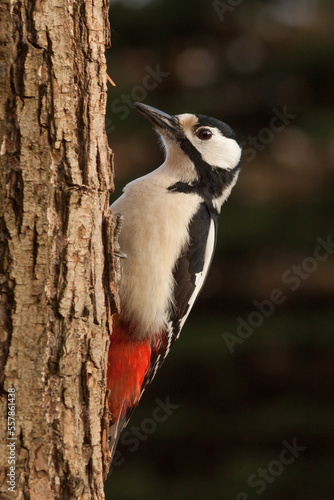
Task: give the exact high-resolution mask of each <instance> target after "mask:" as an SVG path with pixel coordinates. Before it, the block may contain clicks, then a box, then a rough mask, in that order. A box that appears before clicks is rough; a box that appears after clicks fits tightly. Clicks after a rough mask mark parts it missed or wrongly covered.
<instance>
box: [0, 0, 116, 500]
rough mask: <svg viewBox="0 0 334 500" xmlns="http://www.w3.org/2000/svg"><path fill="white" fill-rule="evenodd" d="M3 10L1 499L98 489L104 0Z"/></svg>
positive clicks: (105, 240) (105, 168)
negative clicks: (12, 480)
mask: <svg viewBox="0 0 334 500" xmlns="http://www.w3.org/2000/svg"><path fill="white" fill-rule="evenodd" d="M0 20H1V21H0V22H1V35H0V42H1V47H0V51H1V65H0V79H1V91H0V135H1V138H0V146H1V156H0V160H1V168H0V286H1V292H0V294H1V295H0V299H1V301H0V391H1V392H0V412H1V413H0V446H1V449H0V483H1V487H0V497H1V498H2V499H4V500H5V499H13V498H18V499H23V498H24V499H31V500H49V499H50V500H51V499H62V500H63V499H74V498H80V499H102V498H104V493H103V479H104V474H105V472H106V465H107V462H108V458H109V457H108V451H107V447H106V443H107V438H106V429H107V425H108V418H109V416H108V412H107V410H106V405H105V402H106V385H105V375H106V359H107V346H108V339H109V337H108V335H109V333H110V330H111V324H110V318H111V314H112V312H113V308H115V307H116V305H117V291H116V290H117V287H116V285H115V280H114V274H113V264H114V261H113V257H112V248H111V245H110V242H111V240H112V218H111V216H110V214H109V210H108V204H109V195H110V192H111V191H112V189H113V172H112V155H111V151H110V150H109V148H108V143H107V137H106V134H105V128H104V120H105V107H106V63H105V48H106V46H108V45H109V23H108V0H48V1H47V2H43V1H40V0H37V1H36V0H1V1H0ZM14 391H15V392H14ZM8 394H9V395H10V396H8ZM13 394H15V400H14V399H13ZM8 397H9V402H10V403H15V408H14V405H13V404H11V405H9V407H8V408H9V414H10V416H12V418H15V430H14V429H13V425H12V423H13V420H10V422H11V423H10V425H8V421H7V411H8V408H7V402H8ZM13 412H14V413H13ZM13 443H14V444H15V446H13ZM8 444H9V446H8ZM13 456H14V458H15V463H14V465H15V469H14V475H13V469H10V464H9V462H8V460H9V458H10V457H13ZM8 474H9V475H8ZM10 474H12V476H10ZM10 479H14V482H15V488H14V490H15V493H14V492H13V490H9V487H10V482H9V483H8V481H10Z"/></svg>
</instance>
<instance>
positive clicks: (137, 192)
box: [111, 167, 201, 338]
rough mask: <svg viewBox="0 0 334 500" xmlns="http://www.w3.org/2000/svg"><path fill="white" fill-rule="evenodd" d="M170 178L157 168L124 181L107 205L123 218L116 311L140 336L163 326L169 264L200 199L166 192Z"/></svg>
mask: <svg viewBox="0 0 334 500" xmlns="http://www.w3.org/2000/svg"><path fill="white" fill-rule="evenodd" d="M160 168H161V167H160ZM173 182H175V179H172V178H171V177H170V175H169V174H168V172H167V173H166V174H163V172H162V171H161V170H160V169H157V170H156V171H154V172H152V173H151V174H149V175H147V176H145V177H141V178H140V179H137V180H136V181H133V182H131V183H130V184H128V185H127V186H126V188H125V192H124V194H123V195H122V196H121V197H120V198H119V199H118V200H116V201H115V203H113V205H112V206H111V208H112V210H114V211H118V212H120V213H121V214H123V216H124V224H123V228H122V231H121V235H120V238H119V242H120V246H121V250H122V251H123V252H125V253H126V254H127V259H124V260H123V261H122V280H121V285H120V298H121V308H122V312H121V314H122V317H123V319H124V320H125V321H129V322H130V324H131V326H132V328H133V331H134V334H135V335H136V336H137V337H139V338H145V337H146V338H147V337H148V336H149V337H154V336H155V335H156V334H158V333H160V332H161V330H162V329H163V328H165V327H166V325H167V319H168V311H169V310H170V308H171V307H172V304H171V302H170V300H171V297H172V290H173V285H174V283H173V269H174V265H175V262H176V260H177V259H178V257H179V255H180V253H181V250H182V248H183V246H184V245H185V244H186V243H187V239H188V232H187V228H188V225H189V222H190V220H191V218H192V217H193V215H194V214H195V213H196V211H197V209H198V206H199V204H200V202H201V199H200V197H199V196H198V195H196V194H185V193H178V192H173V193H171V192H168V191H167V190H166V187H168V186H170V185H171V184H173Z"/></svg>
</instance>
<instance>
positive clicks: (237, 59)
mask: <svg viewBox="0 0 334 500" xmlns="http://www.w3.org/2000/svg"><path fill="white" fill-rule="evenodd" d="M110 21H111V27H112V42H113V45H112V48H111V49H110V50H109V51H108V53H107V58H108V73H109V75H110V76H111V78H112V79H113V80H114V81H115V82H116V85H117V86H116V87H112V86H110V85H109V92H108V94H109V98H108V99H109V101H108V115H107V121H106V128H107V132H108V135H109V143H110V146H111V147H112V149H113V151H114V154H115V172H116V193H115V197H117V196H118V195H119V194H120V192H121V189H122V188H123V186H124V185H125V184H126V183H127V182H128V181H129V180H131V179H133V178H135V177H138V176H140V175H144V174H145V173H148V172H149V171H151V170H152V169H154V168H156V167H157V166H159V165H160V164H161V163H162V158H163V155H162V152H161V150H160V148H159V145H158V141H157V137H156V134H155V133H154V132H153V131H152V128H151V126H150V124H149V123H148V122H146V121H145V120H144V118H143V117H142V116H141V115H139V113H137V112H136V111H135V110H134V108H133V102H134V101H142V102H145V103H146V104H149V105H152V106H155V107H157V108H159V109H161V110H163V111H165V112H168V113H172V114H174V113H175V114H177V113H183V112H192V113H202V114H206V115H209V116H213V117H215V118H218V119H221V120H223V121H225V122H227V123H228V124H229V125H231V126H232V127H233V128H234V129H235V130H236V132H237V134H238V137H239V139H240V142H241V144H242V145H243V150H244V154H243V164H242V171H241V174H240V177H239V182H238V184H237V186H236V187H235V188H234V191H233V193H232V195H231V197H230V199H229V200H228V202H227V203H226V205H225V206H224V207H223V211H222V215H221V219H220V232H219V241H218V247H217V252H216V256H215V259H214V262H213V265H212V269H211V272H210V275H209V278H208V280H207V282H206V285H205V289H204V290H203V292H202V295H201V298H200V299H199V300H198V302H197V303H196V306H195V307H194V309H193V311H192V314H191V315H190V317H189V319H188V321H187V323H186V325H185V327H184V329H183V332H182V335H181V337H180V340H179V341H178V342H176V344H175V345H174V347H173V349H172V351H171V353H170V354H169V357H168V359H167V361H166V363H165V364H164V366H163V368H162V369H161V371H160V372H159V374H158V375H157V377H156V379H155V380H154V382H153V384H152V385H151V386H150V387H149V389H147V390H146V392H145V394H144V396H143V398H142V400H141V403H140V405H139V407H138V408H137V409H136V411H135V413H134V415H133V417H132V419H131V421H130V423H129V426H128V428H127V429H126V431H125V433H124V434H125V435H124V437H123V443H120V445H119V454H118V457H117V460H116V463H115V464H114V467H113V473H112V475H111V478H110V479H109V480H108V481H107V483H106V498H107V499H108V500H114V499H117V500H132V499H135V500H144V499H147V498H153V499H154V498H159V500H167V499H168V500H170V499H173V500H181V499H182V500H199V499H203V498H208V499H210V500H218V499H219V500H221V499H224V500H225V499H227V500H230V499H231V500H249V499H255V498H258V497H259V496H261V498H263V499H270V500H281V499H284V500H290V499H291V500H292V499H293V500H295V499H303V500H332V499H333V498H334V474H333V471H334V451H333V449H334V448H333V446H334V401H333V393H334V391H333V379H334V331H333V330H334V327H333V323H334V312H333V298H334V255H333V254H334V249H333V242H334V228H333V216H334V197H333V186H334V116H333V104H334V91H333V87H334V85H333V76H334V65H333V61H334V30H333V24H334V4H333V2H331V1H330V0H328V1H321V0H318V1H315V0H267V1H263V2H262V1H256V0H254V1H253V0H247V1H242V0H223V1H208V2H203V1H200V0H191V1H190V0H184V1H182V2H181V1H177V0H112V1H111V3H110ZM319 238H320V239H319ZM148 272H149V270H148ZM275 290H276V291H275ZM284 450H287V451H284Z"/></svg>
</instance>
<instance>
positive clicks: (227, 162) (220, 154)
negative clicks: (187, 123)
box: [185, 127, 241, 170]
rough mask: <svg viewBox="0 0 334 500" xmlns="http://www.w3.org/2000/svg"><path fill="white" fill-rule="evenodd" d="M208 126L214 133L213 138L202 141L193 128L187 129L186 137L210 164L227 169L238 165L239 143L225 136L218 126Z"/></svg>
mask: <svg viewBox="0 0 334 500" xmlns="http://www.w3.org/2000/svg"><path fill="white" fill-rule="evenodd" d="M204 128H205V127H204ZM207 128H209V129H210V130H211V131H212V133H213V135H212V137H211V139H208V140H207V141H202V140H201V139H199V138H198V137H196V136H194V134H193V132H192V131H191V130H186V131H185V134H186V137H187V139H189V141H190V142H191V144H192V145H193V146H194V147H195V148H196V149H197V151H198V152H199V153H200V154H201V156H202V158H203V160H204V161H205V162H206V163H207V164H208V165H211V166H212V167H218V168H223V169H225V170H231V169H232V168H234V167H236V165H237V164H238V163H239V161H240V158H241V148H240V146H239V144H238V143H237V142H236V141H235V140H234V139H230V138H228V137H225V136H223V135H222V134H221V133H220V131H219V130H218V129H217V128H215V127H207Z"/></svg>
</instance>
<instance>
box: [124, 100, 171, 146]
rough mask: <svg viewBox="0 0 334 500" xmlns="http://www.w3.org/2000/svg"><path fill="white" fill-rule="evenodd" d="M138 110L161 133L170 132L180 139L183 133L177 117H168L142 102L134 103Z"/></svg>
mask: <svg viewBox="0 0 334 500" xmlns="http://www.w3.org/2000/svg"><path fill="white" fill-rule="evenodd" d="M134 105H135V107H136V109H137V110H138V111H139V113H141V114H142V115H143V116H145V118H147V120H148V121H149V122H151V123H152V125H154V126H155V127H156V128H157V129H158V130H159V132H163V131H166V132H169V133H171V134H172V135H173V136H174V137H176V138H178V136H179V135H180V133H181V129H180V125H179V122H178V119H177V118H176V117H175V116H172V115H168V114H167V113H164V112H163V111H159V109H156V108H153V107H152V106H147V104H142V103H141V102H135V103H134Z"/></svg>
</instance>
